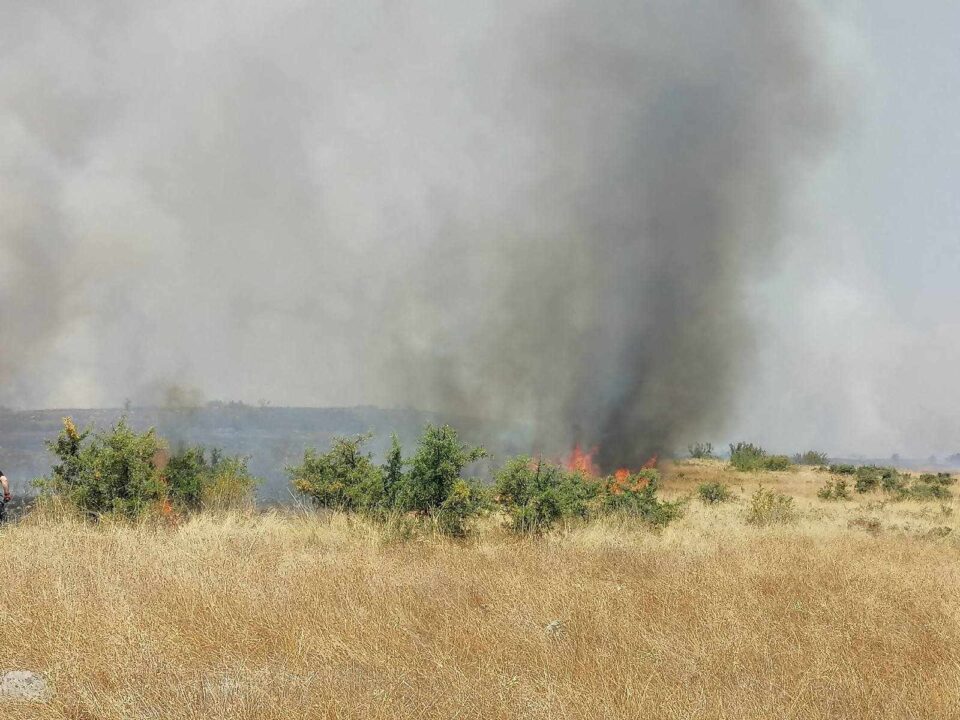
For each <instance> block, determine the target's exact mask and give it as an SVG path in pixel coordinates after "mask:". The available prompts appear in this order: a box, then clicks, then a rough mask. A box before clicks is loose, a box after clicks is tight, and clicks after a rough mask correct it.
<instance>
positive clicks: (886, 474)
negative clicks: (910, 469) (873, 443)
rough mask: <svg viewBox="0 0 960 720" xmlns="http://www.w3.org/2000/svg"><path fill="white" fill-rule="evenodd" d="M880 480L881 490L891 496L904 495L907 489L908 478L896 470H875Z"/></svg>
mask: <svg viewBox="0 0 960 720" xmlns="http://www.w3.org/2000/svg"><path fill="white" fill-rule="evenodd" d="M875 473H876V475H877V477H878V478H879V480H880V489H881V490H883V491H884V492H885V493H890V494H891V495H902V494H903V493H904V492H905V491H906V489H907V483H906V478H904V476H903V475H901V474H900V473H899V472H898V471H897V470H896V468H892V467H886V468H875Z"/></svg>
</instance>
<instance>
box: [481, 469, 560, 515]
mask: <svg viewBox="0 0 960 720" xmlns="http://www.w3.org/2000/svg"><path fill="white" fill-rule="evenodd" d="M564 475H565V473H564V472H563V470H562V469H561V468H559V467H557V466H556V465H551V464H549V463H546V462H544V461H543V458H538V459H537V460H532V459H530V458H529V457H526V456H520V457H515V458H513V459H512V460H509V461H508V462H507V463H506V464H505V465H504V466H503V467H502V468H501V469H500V471H499V472H497V474H496V477H495V479H494V488H493V492H494V497H495V498H496V501H497V502H498V503H499V504H500V505H502V506H503V508H504V510H505V511H506V512H507V514H508V515H509V516H510V528H511V529H512V530H513V531H514V532H519V533H542V532H545V531H546V530H549V529H550V528H551V527H552V526H553V524H554V523H555V522H556V521H557V520H559V519H560V518H561V517H563V515H564V506H563V504H562V503H561V500H560V494H561V492H562V487H563V485H564Z"/></svg>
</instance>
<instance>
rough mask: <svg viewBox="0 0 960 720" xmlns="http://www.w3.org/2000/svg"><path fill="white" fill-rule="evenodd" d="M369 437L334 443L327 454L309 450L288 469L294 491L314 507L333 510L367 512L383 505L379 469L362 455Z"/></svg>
mask: <svg viewBox="0 0 960 720" xmlns="http://www.w3.org/2000/svg"><path fill="white" fill-rule="evenodd" d="M369 439H370V435H357V436H356V437H353V438H346V437H337V438H334V439H333V442H332V444H331V446H330V450H329V451H328V452H325V453H318V452H317V451H316V450H314V449H313V448H308V449H307V450H306V451H305V452H304V454H303V462H302V463H301V464H300V465H296V466H292V467H288V468H287V472H288V474H289V475H290V480H291V482H292V484H293V487H294V488H296V490H297V491H298V492H300V493H303V494H304V495H306V496H307V497H308V498H310V500H312V501H313V503H314V505H316V506H317V507H322V508H331V509H335V510H349V511H358V510H370V509H372V508H375V507H380V506H382V505H383V503H384V498H385V493H384V482H383V474H382V473H381V470H380V468H378V467H377V466H376V465H374V464H373V460H372V459H371V456H370V454H369V453H364V452H362V448H363V445H364V443H365V442H366V441H367V440H369Z"/></svg>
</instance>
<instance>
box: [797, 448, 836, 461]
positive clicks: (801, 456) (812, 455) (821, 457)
mask: <svg viewBox="0 0 960 720" xmlns="http://www.w3.org/2000/svg"><path fill="white" fill-rule="evenodd" d="M793 462H794V463H795V464H797V465H826V464H827V463H829V462H830V460H829V458H827V454H826V453H824V452H819V451H817V450H807V451H806V452H802V453H797V454H796V455H794V456H793Z"/></svg>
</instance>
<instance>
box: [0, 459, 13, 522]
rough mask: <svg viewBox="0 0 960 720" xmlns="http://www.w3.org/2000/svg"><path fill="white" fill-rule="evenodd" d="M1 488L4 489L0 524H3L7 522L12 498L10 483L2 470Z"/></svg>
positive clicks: (0, 508) (0, 471) (0, 509)
mask: <svg viewBox="0 0 960 720" xmlns="http://www.w3.org/2000/svg"><path fill="white" fill-rule="evenodd" d="M0 486H2V487H3V503H0V523H3V522H6V520H7V503H8V502H10V498H11V495H10V481H9V480H7V476H6V475H4V474H3V470H0Z"/></svg>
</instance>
